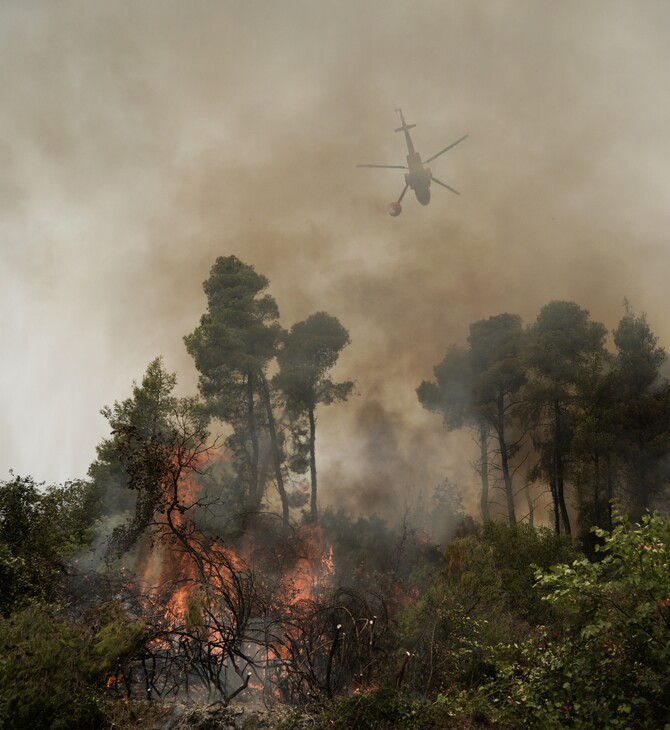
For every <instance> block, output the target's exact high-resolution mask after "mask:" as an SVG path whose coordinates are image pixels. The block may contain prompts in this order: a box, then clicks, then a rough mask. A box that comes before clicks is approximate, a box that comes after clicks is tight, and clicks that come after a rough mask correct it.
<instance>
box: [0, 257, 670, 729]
mask: <svg viewBox="0 0 670 730" xmlns="http://www.w3.org/2000/svg"><path fill="white" fill-rule="evenodd" d="M203 288H204V293H205V295H206V299H207V309H206V311H205V312H204V313H203V314H202V317H201V319H200V322H199V324H198V326H197V327H196V328H195V329H194V330H193V331H192V332H190V333H187V334H186V335H185V336H184V344H185V347H186V350H187V352H188V354H189V355H190V356H191V357H192V359H193V363H194V365H195V368H196V370H197V372H198V375H199V381H198V393H197V395H193V396H187V397H184V396H178V395H177V394H176V392H175V389H176V386H177V374H175V373H171V372H169V371H168V370H167V369H166V368H165V365H164V362H163V360H162V358H161V357H156V358H155V359H154V360H153V361H152V362H150V363H149V364H148V366H147V368H146V371H145V373H144V374H143V376H142V378H141V380H139V381H138V382H134V383H132V384H131V386H130V388H129V390H130V394H129V396H128V397H127V398H126V399H125V400H122V401H117V402H115V403H113V404H112V405H110V406H106V407H104V408H103V409H102V415H103V416H104V417H105V419H106V420H107V422H108V425H109V435H108V436H107V437H106V438H105V439H103V440H102V441H101V442H100V443H99V445H98V446H97V453H96V458H95V460H94V461H93V463H92V464H91V465H90V469H89V471H88V476H87V477H86V478H84V479H79V480H75V481H72V482H67V483H65V484H54V485H46V484H40V483H37V482H36V481H35V480H34V479H32V478H31V477H30V476H28V475H17V474H13V473H11V474H10V476H9V478H8V479H6V480H5V481H3V482H0V614H1V618H0V622H1V625H0V647H1V649H0V728H2V729H3V730H4V729H6V730H10V729H18V730H21V729H24V728H25V729H26V730H27V729H28V728H30V729H31V730H32V729H35V728H36V729H40V728H54V729H56V730H69V729H72V730H75V729H79V730H88V729H89V728H90V729H91V730H98V729H103V728H122V729H129V728H147V729H148V728H182V729H185V728H202V729H203V730H204V729H205V728H219V727H221V728H224V727H230V728H245V730H253V728H262V727H263V728H278V729H279V730H299V729H300V728H315V729H316V730H325V728H332V729H333V730H347V729H348V728H359V729H361V730H374V729H384V728H388V729H390V728H411V729H416V730H438V729H439V728H465V729H466V730H467V729H468V728H471V729H476V728H487V727H497V728H503V729H509V730H511V729H512V728H548V729H550V730H551V729H554V728H555V729H560V728H581V729H584V730H587V729H593V728H641V729H646V728H648V729H649V730H659V729H661V730H670V675H668V672H667V667H668V665H669V664H670V554H669V552H668V551H669V549H670V522H668V518H667V515H668V514H669V512H670V510H669V506H670V498H669V496H670V495H669V493H668V485H669V482H670V380H669V379H668V375H669V374H670V369H669V368H668V358H667V355H666V353H665V350H664V349H663V347H662V346H661V345H660V344H659V342H658V338H657V337H656V336H655V335H654V333H653V331H652V328H651V326H650V324H649V323H648V322H647V319H646V316H645V315H644V314H637V313H636V312H635V311H634V310H633V308H632V307H631V306H630V304H629V303H628V302H624V306H623V314H622V317H621V320H620V321H619V324H618V325H617V327H616V328H615V329H614V330H613V331H611V332H609V331H608V329H607V328H606V327H605V326H604V325H603V324H601V323H599V322H596V321H593V320H592V319H591V317H590V313H589V312H588V311H587V310H586V309H584V308H582V307H581V306H580V305H579V304H578V303H575V302H570V301H550V302H548V303H547V304H546V305H545V306H544V307H543V308H542V309H541V311H540V312H539V314H538V315H537V318H536V319H535V321H533V322H532V323H529V324H524V323H523V321H522V319H521V317H519V316H518V315H516V314H513V313H507V312H505V313H500V314H497V315H494V316H491V317H489V318H488V319H484V320H481V321H478V322H474V323H472V324H470V326H469V334H468V336H467V340H466V342H464V343H452V344H451V346H449V347H448V349H447V350H446V353H445V355H444V358H443V359H442V360H441V361H440V362H438V363H436V364H435V366H434V368H433V377H432V379H429V380H425V381H423V382H420V383H417V384H416V397H417V399H418V403H419V404H420V406H422V407H423V408H425V409H427V410H428V411H431V412H433V413H435V414H436V416H435V428H436V429H442V430H443V433H444V439H445V442H447V441H448V439H449V438H450V433H451V432H454V431H457V430H461V429H465V430H468V431H469V432H470V434H471V436H472V439H473V445H474V446H475V451H476V454H475V455H474V457H473V458H472V464H471V466H472V469H473V471H474V473H475V477H476V478H475V480H474V481H475V483H476V484H477V485H478V490H479V493H478V495H477V500H476V502H477V504H478V506H479V509H478V510H476V511H473V510H471V509H470V510H469V511H468V510H466V508H465V507H464V504H465V499H464V498H465V494H464V487H463V485H459V484H456V483H454V482H453V481H451V480H450V478H449V475H445V476H444V479H443V480H442V481H441V482H440V483H439V484H436V485H421V487H422V489H423V492H424V493H425V494H426V495H427V496H426V498H425V499H416V500H414V502H411V503H408V504H407V506H406V509H405V511H404V513H403V514H402V515H401V516H399V517H398V519H390V518H388V517H382V516H380V515H378V514H357V513H353V512H352V511H351V510H349V509H348V507H347V505H346V504H332V503H331V501H329V499H328V495H327V493H325V494H324V493H323V489H322V486H321V484H322V481H323V480H321V479H320V478H319V477H321V476H322V475H321V472H320V470H319V463H318V461H317V448H316V444H317V438H318V436H319V432H318V420H319V416H321V417H322V418H324V419H325V418H327V413H328V410H327V407H328V406H331V405H333V404H335V403H340V404H341V405H340V406H339V407H340V408H346V406H347V401H349V400H350V399H353V398H355V397H356V392H357V385H356V383H355V382H354V381H349V380H339V381H338V380H337V379H336V378H335V376H334V374H333V373H334V371H335V370H336V366H337V363H338V360H339V357H340V355H341V354H342V352H343V351H344V350H345V348H347V347H355V346H356V343H355V342H351V341H350V336H349V332H348V330H347V329H346V327H345V326H344V324H342V323H341V322H340V321H339V320H338V318H337V317H335V316H333V315H331V314H329V313H327V312H325V311H319V312H316V313H314V314H312V315H311V316H309V317H308V318H307V319H305V320H304V321H301V322H297V323H295V324H293V325H292V326H291V327H290V328H289V329H285V328H284V327H283V326H282V324H281V322H280V312H279V308H278V305H277V302H276V301H275V299H274V297H273V296H272V295H271V294H270V293H269V289H270V282H269V280H268V279H267V278H266V277H265V276H264V275H262V274H261V273H260V272H257V271H256V270H255V268H254V267H253V266H251V265H249V264H246V263H244V262H242V261H240V260H239V259H238V258H236V257H235V256H227V257H220V258H218V259H216V261H215V262H214V264H213V266H212V268H211V271H210V275H209V277H208V279H207V280H206V281H205V282H204V284H203ZM429 366H430V365H429ZM440 420H441V422H440ZM342 457H343V458H346V455H342ZM324 505H325V506H324ZM469 512H474V513H469Z"/></svg>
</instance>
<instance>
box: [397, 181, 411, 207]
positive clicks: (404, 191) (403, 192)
mask: <svg viewBox="0 0 670 730" xmlns="http://www.w3.org/2000/svg"><path fill="white" fill-rule="evenodd" d="M408 187H409V185H405V187H404V188H403V189H402V193H400V197H399V198H398V203H399V202H400V201H401V200H402V199H403V198H404V197H405V193H406V192H407V188H408Z"/></svg>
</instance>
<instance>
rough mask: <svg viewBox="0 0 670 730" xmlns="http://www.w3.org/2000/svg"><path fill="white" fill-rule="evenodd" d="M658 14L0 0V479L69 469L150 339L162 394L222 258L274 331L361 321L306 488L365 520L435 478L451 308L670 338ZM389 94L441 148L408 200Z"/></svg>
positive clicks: (385, 4)
mask: <svg viewBox="0 0 670 730" xmlns="http://www.w3.org/2000/svg"><path fill="white" fill-rule="evenodd" d="M668 37H670V4H668V3H667V2H665V1H654V0H648V1H647V2H645V3H637V2H633V0H630V1H629V2H620V1H618V0H591V1H590V2H583V0H564V1H563V2H560V3H557V2H555V1H553V0H536V1H534V2H531V1H530V0H496V2H488V1H487V2H484V1H483V0H468V1H467V2H466V1H465V0H461V1H458V2H457V1H449V0H416V1H415V2H413V3H407V2H405V1H404V0H403V1H399V0H366V1H364V2H361V0H339V1H338V2H337V3H329V2H317V1H316V0H283V2H281V3H274V2H269V1H267V0H264V1H260V0H244V1H243V0H217V1H214V0H190V1H189V2H185V1H184V0H182V1H181V2H176V1H175V0H160V2H159V1H158V0H140V1H139V2H137V1H134V2H129V1H128V0H120V1H119V0H115V1H114V2H111V0H108V1H107V2H105V1H101V2H98V3H90V2H88V1H87V0H60V1H59V2H57V3H55V2H53V1H52V0H49V1H47V0H35V1H34V2H31V3H25V2H20V1H18V0H6V1H5V2H3V3H2V4H1V5H0V75H1V77H2V78H1V88H2V95H3V102H2V104H1V105H0V160H1V161H2V164H1V165H0V264H1V266H0V304H1V306H0V331H1V332H2V340H3V352H2V365H1V367H0V388H1V390H0V393H1V394H2V408H1V409H0V479H4V478H7V476H8V474H9V470H10V469H11V470H13V471H14V472H15V473H17V474H21V475H28V474H31V475H32V476H34V477H35V478H36V479H38V480H40V481H46V482H48V483H56V482H62V481H65V480H68V479H74V478H80V477H83V476H85V474H86V472H87V469H88V466H89V464H90V463H91V461H92V460H93V458H94V457H95V446H96V444H97V443H99V442H100V440H101V439H102V438H104V437H106V436H107V435H108V428H107V423H106V421H105V419H104V418H103V417H102V416H101V415H100V413H99V411H100V409H101V408H102V407H103V406H105V405H109V404H112V403H113V402H114V401H115V400H122V399H123V398H126V397H128V396H129V395H130V390H131V385H132V382H133V380H138V381H139V380H141V377H142V374H143V372H144V370H145V368H146V366H147V365H148V363H149V362H150V361H151V360H152V359H153V358H154V357H155V356H156V355H162V356H163V357H164V360H165V365H166V367H167V368H168V369H169V370H171V371H175V372H177V375H178V379H179V386H178V388H179V391H180V393H182V394H194V393H195V392H196V386H197V372H196V371H195V368H194V366H193V362H192V360H191V359H190V358H189V356H188V354H187V353H186V350H185V347H184V344H183V336H184V335H186V334H188V333H189V332H191V331H192V330H193V329H194V328H195V326H196V325H197V323H198V320H199V318H200V316H201V314H202V313H203V312H204V311H205V306H206V303H205V297H204V294H203V291H202V282H203V281H204V280H205V279H206V278H207V276H208V272H209V269H210V267H211V266H212V264H213V263H214V260H215V259H216V257H217V256H228V255H231V254H234V255H236V256H238V257H239V258H240V259H241V260H242V261H244V262H245V263H248V264H251V265H253V266H254V267H255V268H256V270H257V271H259V272H260V273H262V274H264V275H265V276H267V277H268V279H269V280H270V288H269V292H270V293H271V294H272V295H273V296H274V297H275V298H276V300H277V303H278V305H279V308H280V312H281V321H282V324H283V325H284V326H285V327H287V328H288V327H290V326H291V325H292V324H293V323H294V322H296V321H299V320H301V319H304V318H306V317H307V316H309V315H310V314H312V313H313V312H315V311H327V312H329V313H330V314H333V315H335V316H336V317H338V318H339V319H340V321H341V322H342V324H343V325H344V326H345V327H347V329H348V330H349V332H350V335H351V345H350V346H349V347H348V348H347V349H346V350H345V351H344V353H343V354H342V357H341V359H340V362H339V364H338V366H337V368H336V371H335V375H336V376H337V377H338V378H342V379H345V378H346V379H354V380H355V381H356V383H357V392H358V395H356V397H355V398H352V399H351V401H350V402H348V403H344V404H338V405H333V406H330V407H328V408H322V409H321V411H320V412H319V414H318V416H319V425H318V432H317V440H318V442H317V448H318V451H317V458H318V461H319V467H320V489H321V494H322V497H323V499H324V500H325V501H326V502H329V501H330V502H331V503H335V502H338V501H341V500H342V499H344V498H345V497H346V498H347V499H349V500H350V502H351V504H352V505H354V506H355V507H357V508H360V509H361V510H375V509H377V508H379V506H380V505H383V504H384V503H385V502H388V501H389V500H391V501H394V502H395V503H399V502H401V501H403V500H406V499H408V498H409V497H408V495H411V494H413V493H415V492H416V493H418V492H422V490H423V492H425V491H426V490H428V491H431V490H432V488H433V487H434V486H435V485H437V484H438V483H439V482H441V481H442V480H443V479H445V478H449V479H450V480H451V481H452V482H454V483H455V484H456V485H457V486H458V487H459V488H460V489H461V490H462V491H463V493H464V495H465V499H466V502H467V501H468V500H469V499H472V500H474V501H473V503H474V502H476V488H477V482H478V478H477V475H476V474H475V473H474V471H473V469H472V467H471V464H470V460H472V459H474V458H476V455H477V454H476V446H475V445H474V442H473V441H472V438H471V436H470V435H469V434H467V433H462V434H458V433H456V434H449V433H447V432H446V431H445V430H444V429H443V428H442V425H441V420H440V417H439V416H437V415H435V414H431V413H428V412H426V411H424V410H423V409H422V408H421V406H420V404H419V403H418V400H417V398H416V393H415V389H416V387H417V386H418V384H419V383H420V382H421V381H422V380H423V379H429V378H431V376H432V370H433V367H434V366H435V365H436V364H437V363H438V362H439V361H440V360H441V359H442V357H443V356H444V353H445V351H446V349H447V347H448V346H449V345H451V344H455V343H457V344H464V343H465V338H466V337H467V332H468V326H469V325H470V324H471V323H472V322H475V321H477V320H479V319H483V318H485V317H489V316H492V315H495V314H499V313H501V312H513V313H518V314H519V315H521V317H522V318H523V320H524V323H526V324H529V323H531V322H532V321H533V320H534V319H535V317H536V316H537V314H538V313H539V310H540V309H541V307H542V306H543V305H544V304H546V303H548V302H550V301H552V300H554V299H567V300H573V301H576V302H577V303H578V304H580V305H581V306H583V307H585V308H587V309H588V310H589V311H590V312H591V315H592V317H593V318H594V319H596V320H598V321H601V322H603V323H604V324H605V325H606V326H607V327H608V328H609V329H610V330H611V329H612V328H614V327H615V326H616V325H617V323H618V321H619V319H620V318H621V316H622V314H623V311H624V309H623V301H624V298H627V299H628V301H629V302H630V304H631V306H632V308H633V310H634V311H635V312H636V313H638V314H639V313H646V315H647V319H648V321H649V323H650V325H651V327H652V330H653V331H654V332H655V333H656V334H657V335H658V336H659V338H660V344H662V345H664V346H666V347H669V346H670V321H669V320H668V318H667V311H668V303H669V300H670V294H668V287H667V281H668V280H669V278H670V246H669V242H668V231H669V230H670V205H668V197H669V194H670V75H669V74H668V72H667V70H668V68H670V44H669V43H668ZM396 107H402V109H403V111H404V113H405V117H406V119H407V122H408V123H415V124H416V125H417V126H416V129H414V130H412V137H413V141H414V144H415V147H416V148H417V150H418V151H419V152H420V153H421V154H422V156H423V157H424V159H425V158H427V157H429V156H431V155H433V154H435V152H437V151H439V150H440V149H442V148H443V147H445V146H446V145H447V144H449V143H451V142H453V141H454V140H456V139H458V138H459V137H461V136H463V135H464V134H468V135H469V137H468V138H467V140H465V141H464V142H463V143H461V144H459V145H458V146H457V147H455V148H454V149H453V150H451V151H450V152H448V153H447V154H445V155H443V156H441V157H440V158H438V159H437V160H435V161H434V162H433V163H432V164H431V167H432V170H433V173H434V174H435V176H436V177H438V178H440V179H441V180H443V181H445V182H447V183H448V184H449V185H451V186H452V187H454V188H456V189H457V190H459V191H460V192H461V195H460V196H456V195H453V194H452V193H450V192H449V191H447V190H444V189H442V188H438V187H436V186H433V199H432V202H431V203H430V205H429V206H427V207H423V206H421V205H420V204H419V203H418V202H417V201H416V199H414V198H413V196H411V195H410V194H409V193H408V195H407V196H406V197H405V199H404V200H403V213H402V215H401V216H399V217H398V218H391V217H390V216H389V215H388V214H387V206H388V203H389V202H391V201H392V200H395V199H397V197H398V196H399V194H400V192H401V190H402V188H403V185H404V181H403V179H402V171H401V170H376V169H360V168H356V167H355V165H356V164H357V163H381V164H404V162H405V159H404V158H405V154H406V150H405V146H404V141H403V138H402V136H401V135H399V134H394V132H393V130H394V128H395V127H397V126H398V125H399V121H398V115H397V114H396V112H395V111H394V109H395V108H396Z"/></svg>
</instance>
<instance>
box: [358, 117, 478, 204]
mask: <svg viewBox="0 0 670 730" xmlns="http://www.w3.org/2000/svg"><path fill="white" fill-rule="evenodd" d="M395 111H397V112H398V114H400V121H401V122H402V126H401V127H398V129H396V130H394V131H396V132H404V133H405V141H406V142H407V164H406V165H356V167H386V168H390V169H394V170H408V171H409V172H407V173H405V187H404V188H403V191H402V193H400V197H399V198H398V200H396V201H394V202H392V203H390V204H389V215H392V216H393V217H394V218H395V217H396V216H399V215H400V214H401V213H402V205H400V202H401V200H402V199H403V197H404V196H405V193H406V192H407V188H411V189H412V190H413V191H414V194H415V195H416V199H417V200H418V201H419V203H421V205H428V203H430V184H431V182H435V183H437V184H438V185H441V186H442V187H443V188H446V189H447V190H451V192H452V193H455V194H456V195H460V193H459V192H458V190H454V188H452V187H451V186H449V185H447V184H446V183H443V182H442V181H441V180H438V179H437V178H436V177H434V176H433V173H432V172H431V171H430V168H429V167H427V165H428V163H429V162H432V161H433V160H435V159H436V158H438V157H439V156H440V155H443V154H444V153H445V152H447V151H448V150H450V149H451V148H452V147H455V146H456V145H457V144H460V143H461V142H462V141H463V140H464V139H465V138H466V137H468V135H467V134H466V135H464V136H463V137H461V138H460V139H457V140H456V141H455V142H452V143H451V144H450V145H449V146H448V147H445V148H444V149H443V150H440V151H439V152H438V153H437V154H435V155H433V156H432V157H429V158H428V159H427V160H426V161H425V162H422V161H421V155H420V154H419V153H418V152H417V151H416V150H415V149H414V145H413V144H412V138H411V137H410V136H409V130H410V129H414V127H416V124H407V123H406V122H405V117H404V116H403V113H402V109H396V110H395Z"/></svg>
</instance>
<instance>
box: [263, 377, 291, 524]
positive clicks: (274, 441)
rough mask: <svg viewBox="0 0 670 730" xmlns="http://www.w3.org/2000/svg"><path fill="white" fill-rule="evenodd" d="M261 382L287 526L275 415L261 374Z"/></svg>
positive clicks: (285, 500) (276, 476) (265, 381)
mask: <svg viewBox="0 0 670 730" xmlns="http://www.w3.org/2000/svg"><path fill="white" fill-rule="evenodd" d="M261 384H262V386H263V400H264V401H265V409H266V412H267V418H268V429H269V431H270V448H271V449H272V461H273V464H274V468H275V479H276V480H277V491H278V492H279V497H280V499H281V511H282V520H283V521H284V525H285V526H286V527H288V524H289V522H288V497H287V495H286V489H285V488H284V477H283V475H282V472H281V459H280V455H279V443H278V441H277V427H276V425H275V417H274V413H273V412H272V402H271V400H270V387H269V386H268V381H267V380H266V378H265V377H264V376H263V375H262V374H261Z"/></svg>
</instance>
